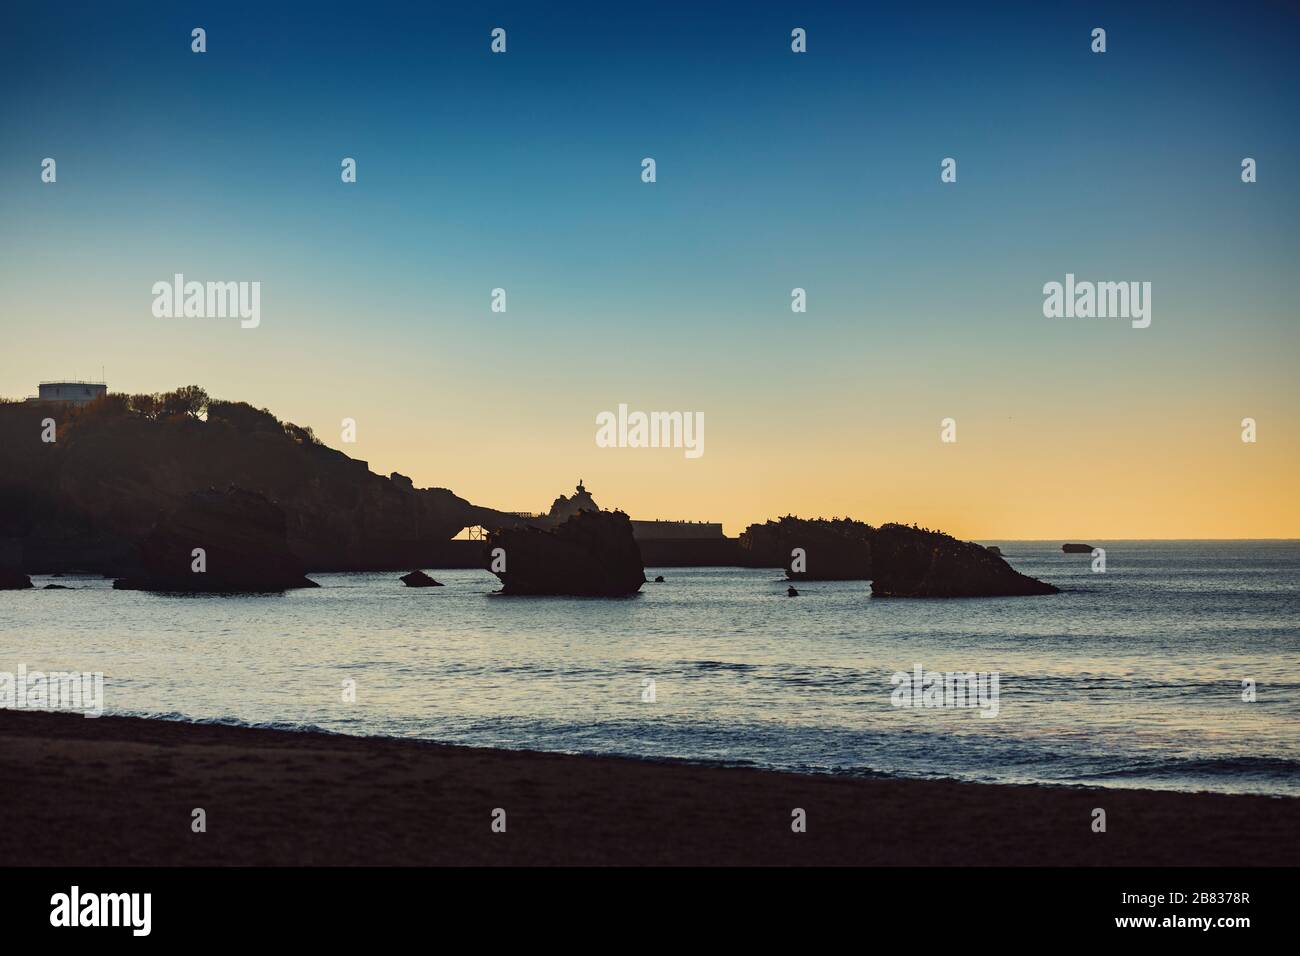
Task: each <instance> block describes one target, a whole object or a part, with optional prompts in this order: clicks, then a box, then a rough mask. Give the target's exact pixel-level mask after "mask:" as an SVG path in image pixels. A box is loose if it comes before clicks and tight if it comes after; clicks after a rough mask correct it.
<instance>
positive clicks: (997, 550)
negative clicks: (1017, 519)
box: [984, 544, 1002, 558]
mask: <svg viewBox="0 0 1300 956" xmlns="http://www.w3.org/2000/svg"><path fill="white" fill-rule="evenodd" d="M984 550H986V551H987V552H988V553H989V554H996V555H997V556H998V557H999V558H1000V557H1002V549H1001V548H999V547H997V546H996V545H992V544H991V545H989V546H988V547H987V548H985V549H984Z"/></svg>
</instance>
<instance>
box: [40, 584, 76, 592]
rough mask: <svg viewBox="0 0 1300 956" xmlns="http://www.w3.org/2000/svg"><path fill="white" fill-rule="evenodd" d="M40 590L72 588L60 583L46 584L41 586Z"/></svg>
mask: <svg viewBox="0 0 1300 956" xmlns="http://www.w3.org/2000/svg"><path fill="white" fill-rule="evenodd" d="M41 590H42V591H71V590H72V588H69V587H64V586H63V585H62V584H47V585H45V587H43V588H41Z"/></svg>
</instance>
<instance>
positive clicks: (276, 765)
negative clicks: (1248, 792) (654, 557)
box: [0, 711, 1300, 866]
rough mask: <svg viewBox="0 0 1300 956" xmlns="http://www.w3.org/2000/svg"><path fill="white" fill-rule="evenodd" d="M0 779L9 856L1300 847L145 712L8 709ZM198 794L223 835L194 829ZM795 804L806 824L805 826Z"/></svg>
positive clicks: (999, 801)
mask: <svg viewBox="0 0 1300 956" xmlns="http://www.w3.org/2000/svg"><path fill="white" fill-rule="evenodd" d="M0 781H3V783H2V784H0V824H2V825H0V858H3V859H4V861H5V863H6V865H9V866H14V865H17V866H22V865H62V866H82V865H87V866H101V865H214V864H215V865H227V864H230V865H256V866H267V865H271V866H274V865H323V866H332V865H389V864H397V865H491V864H518V865H543V864H561V865H584V864H594V865H625V866H637V865H646V864H650V865H661V864H679V865H697V864H708V865H807V864H823V865H826V864H829V865H868V866H869V865H887V866H898V865H902V866H907V865H961V866H996V865H1032V866H1133V865H1155V866H1164V865H1171V866H1172V865H1179V866H1251V865H1260V866H1296V865H1297V864H1300V799H1296V798H1290V797H1287V798H1274V797H1259V796H1230V795H1220V794H1185V793H1173V792H1163V791H1150V790H1099V789H1077V788H1069V787H1037V786H994V785H984V784H968V783H954V782H948V781H917V780H896V779H883V778H880V779H861V778H846V777H832V776H819V775H802V774H788V773H775V772H770V771H763V770H750V769H733V768H718V767H703V766H695V765H691V764H685V763H670V762H651V761H641V760H627V759H620V758H608V757H575V756H563V755H552V754H535V753H527V752H520V751H507V750H485V749H475V748H466V747H451V746H445V745H440V744H429V743H423V742H418V741H403V740H386V739H378V738H361V737H343V736H336V735H330V734H316V733H291V732H284V731H273V730H254V729H247V728H237V727H223V726H205V725H196V724H185V723H177V722H170V721H153V720H142V719H138V718H128V717H101V718H98V719H86V718H84V717H81V716H77V715H70V714H46V713H27V712H16V711H0ZM1096 807H1101V808H1103V809H1104V810H1105V811H1106V816H1107V821H1106V822H1107V832H1105V833H1094V832H1093V830H1092V820H1093V814H1092V811H1093V809H1094V808H1096ZM195 808H203V810H205V811H206V818H207V832H205V833H195V832H193V831H192V829H191V821H192V820H193V816H192V811H193V810H194V809H195ZM496 808H501V809H503V810H505V832H504V833H496V832H493V829H492V820H493V811H494V809H496ZM795 808H802V809H803V810H804V811H805V812H806V815H807V832H805V833H795V832H792V830H791V820H792V816H791V812H792V810H793V809H795Z"/></svg>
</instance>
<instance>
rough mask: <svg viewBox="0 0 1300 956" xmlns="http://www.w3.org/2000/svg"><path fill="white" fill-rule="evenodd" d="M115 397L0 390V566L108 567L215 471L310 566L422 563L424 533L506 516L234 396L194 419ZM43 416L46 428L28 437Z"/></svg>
mask: <svg viewBox="0 0 1300 956" xmlns="http://www.w3.org/2000/svg"><path fill="white" fill-rule="evenodd" d="M125 399H126V397H125V396H122V395H117V394H110V395H108V396H107V397H106V399H104V400H101V401H99V402H95V403H92V404H90V405H86V406H82V407H74V406H71V405H56V404H40V405H38V404H36V403H32V404H26V403H12V404H6V403H3V402H0V537H5V536H9V535H12V536H14V537H16V538H17V539H18V540H19V542H20V547H21V555H20V557H19V558H18V560H17V561H15V562H3V563H5V564H6V566H13V567H21V568H23V569H24V570H25V571H28V572H31V573H39V572H53V571H65V572H66V571H71V570H73V569H87V570H91V571H95V572H97V573H103V574H110V575H116V574H120V573H121V570H122V567H123V565H124V563H127V562H129V561H130V560H131V557H132V555H133V553H134V549H135V547H136V545H137V544H138V542H139V541H140V540H141V539H142V538H144V536H145V535H146V534H148V533H149V532H150V529H151V528H152V527H153V526H154V524H156V523H157V521H158V520H159V518H161V517H162V516H163V515H165V514H167V513H169V512H171V511H174V510H175V509H177V508H179V507H180V506H181V505H182V503H183V502H184V501H185V499H186V496H188V495H189V494H190V493H192V492H194V491H201V490H203V489H205V488H209V487H217V488H224V487H227V486H228V485H234V486H236V487H239V488H246V489H248V490H250V491H256V492H260V493H261V494H264V495H266V496H267V497H268V498H270V499H271V500H273V501H275V502H276V503H277V504H278V505H279V506H280V507H281V508H282V509H283V510H284V517H285V525H286V534H287V538H288V545H289V548H290V549H291V550H292V551H293V552H294V553H295V554H297V555H298V556H299V557H301V558H302V559H303V561H304V563H305V564H306V566H307V567H308V568H314V569H317V570H339V571H361V570H393V571H406V570H409V569H411V568H414V567H428V566H430V561H431V559H432V554H431V552H432V551H433V550H434V549H435V548H436V547H437V545H438V544H440V543H443V542H448V541H450V540H451V539H452V538H453V537H454V536H455V535H456V534H457V533H458V532H459V531H460V530H461V529H462V528H466V527H470V526H473V525H482V526H484V527H488V528H492V527H507V526H510V525H512V524H515V523H518V521H519V519H518V518H517V516H514V515H511V514H508V513H505V512H499V511H494V510H492V509H490V508H480V507H477V506H475V505H472V504H470V502H468V501H466V500H464V499H463V498H458V497H457V496H456V495H454V494H452V493H451V492H450V491H448V490H447V489H445V488H416V487H414V485H413V483H412V482H411V480H410V479H409V478H406V477H405V476H403V475H400V474H396V473H394V474H393V475H391V476H389V477H384V476H382V475H377V474H374V473H372V472H371V471H370V470H369V468H368V467H367V465H366V463H365V462H364V461H357V460H355V459H352V458H349V457H348V456H347V455H345V454H344V453H343V452H340V451H335V450H333V449H331V448H327V447H326V446H325V445H323V444H321V443H320V442H319V441H317V440H316V439H315V436H314V435H312V434H311V433H310V431H309V430H308V429H304V428H299V427H297V426H294V425H291V424H289V423H285V422H281V421H279V420H277V419H276V417H275V416H274V415H272V414H271V413H270V412H268V411H266V410H264V409H256V408H253V407H252V406H250V405H247V404H245V403H243V402H222V401H211V402H209V403H208V405H207V419H206V420H203V419H201V418H197V417H193V416H190V415H187V414H164V413H163V412H154V413H140V412H136V411H132V410H130V409H129V408H128V407H127V406H128V404H129V403H127V402H126V401H125ZM47 417H50V418H53V419H55V422H56V425H57V435H58V440H57V441H56V442H50V443H46V442H42V441H41V435H42V433H43V431H44V430H45V429H44V428H43V426H42V420H43V419H45V418H47ZM6 516H11V517H12V520H11V521H9V522H8V523H10V524H12V525H13V527H12V528H7V527H5V525H6Z"/></svg>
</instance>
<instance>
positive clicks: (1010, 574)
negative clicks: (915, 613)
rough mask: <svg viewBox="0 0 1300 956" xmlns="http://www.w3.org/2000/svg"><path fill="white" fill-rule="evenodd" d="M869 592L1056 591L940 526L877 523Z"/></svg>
mask: <svg viewBox="0 0 1300 956" xmlns="http://www.w3.org/2000/svg"><path fill="white" fill-rule="evenodd" d="M871 545H872V562H873V565H874V568H873V572H874V573H873V575H872V579H871V593H872V596H874V597H913V598H951V597H1028V596H1031V595H1038V594H1056V593H1058V591H1057V588H1056V587H1054V586H1053V585H1051V584H1047V583H1045V582H1043V581H1039V580H1037V579H1036V578H1031V577H1029V576H1028V575H1025V574H1021V573H1020V572H1019V571H1017V570H1015V569H1014V568H1012V567H1011V565H1009V564H1007V562H1006V561H1004V560H1003V559H1002V558H1000V557H998V556H997V555H995V554H990V553H989V551H988V549H987V548H984V547H981V546H980V545H978V544H972V543H971V542H969V541H958V540H957V539H956V538H954V537H953V536H952V535H948V534H944V533H943V532H940V531H929V530H926V529H923V528H915V527H908V526H907V525H901V524H887V525H882V526H881V527H880V528H878V529H876V531H875V533H874V534H873V535H872V538H871Z"/></svg>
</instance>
